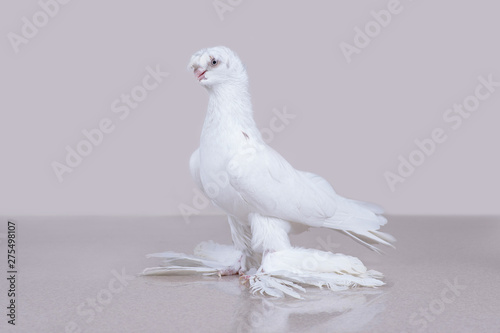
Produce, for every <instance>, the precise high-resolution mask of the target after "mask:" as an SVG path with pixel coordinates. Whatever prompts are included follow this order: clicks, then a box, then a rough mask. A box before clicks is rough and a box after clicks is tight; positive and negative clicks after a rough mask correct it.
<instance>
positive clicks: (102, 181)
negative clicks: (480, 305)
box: [0, 0, 500, 215]
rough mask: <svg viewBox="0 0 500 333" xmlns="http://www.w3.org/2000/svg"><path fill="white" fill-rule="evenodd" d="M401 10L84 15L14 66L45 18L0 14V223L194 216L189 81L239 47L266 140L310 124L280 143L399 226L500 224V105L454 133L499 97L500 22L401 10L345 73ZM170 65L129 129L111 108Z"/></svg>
mask: <svg viewBox="0 0 500 333" xmlns="http://www.w3.org/2000/svg"><path fill="white" fill-rule="evenodd" d="M222 2H224V3H227V2H228V1H222ZM388 2H389V1H355V2H353V1H337V2H330V1H308V2H306V1H301V2H299V1H273V2H266V1H241V2H240V3H239V4H238V1H233V4H235V5H234V6H233V7H234V8H233V10H232V11H227V12H225V13H224V14H223V18H224V19H223V20H221V18H220V17H219V16H218V14H217V12H216V10H215V8H214V5H213V2H212V1H185V2H181V1H175V2H174V1H119V0H113V1H105V2H102V1H78V0H73V1H71V2H69V3H68V4H66V5H61V6H60V9H59V12H58V13H57V14H56V15H55V16H54V17H53V18H51V19H50V21H49V22H48V24H47V25H46V26H44V27H42V28H40V30H39V32H38V34H37V35H36V36H35V37H34V38H32V39H31V40H30V41H29V42H28V43H27V44H26V45H20V51H19V52H18V53H15V52H14V49H13V47H12V46H11V44H10V42H9V40H8V38H7V34H8V33H10V32H14V33H17V34H20V33H21V27H22V25H23V22H22V17H23V16H26V17H28V18H29V19H30V20H31V17H32V16H33V14H35V13H36V12H37V11H39V10H40V6H39V4H38V3H37V1H34V0H32V1H15V2H14V1H8V2H2V4H1V5H0V30H1V33H2V35H3V36H4V37H2V39H0V56H1V57H2V61H1V63H0V66H1V76H0V84H1V91H2V95H1V96H2V98H1V99H0V110H1V118H0V156H1V163H0V189H1V190H0V212H1V213H3V214H7V215H8V214H11V215H15V214H34V215H38V214H95V215H106V214H137V215H139V214H140V215H142V214H147V215H158V214H159V215H163V214H179V205H181V204H185V205H192V201H193V197H194V192H193V188H194V183H193V181H192V180H191V179H190V175H189V170H188V160H189V156H190V154H191V152H192V151H193V150H194V149H195V148H196V147H197V145H198V140H199V135H200V131H201V126H202V123H203V119H204V114H205V109H206V104H207V94H206V92H205V91H204V89H203V88H201V87H199V86H198V84H197V82H196V80H195V79H194V77H193V75H192V74H191V73H189V72H187V71H186V65H187V62H188V60H189V57H190V56H191V54H192V53H194V52H195V51H197V50H198V49H200V48H203V47H210V46H215V45H226V46H228V47H230V48H232V49H234V50H235V51H236V52H237V53H238V54H239V55H240V57H241V58H242V59H243V62H245V63H246V64H247V69H248V73H249V76H250V84H251V93H252V96H253V103H254V110H255V117H256V120H257V123H258V125H259V126H260V127H261V128H264V127H269V124H270V121H271V119H272V118H273V117H274V114H273V109H275V108H276V109H278V110H283V109H284V108H286V110H287V112H289V113H292V114H294V115H296V118H295V119H293V120H292V121H291V122H290V123H289V124H288V125H287V126H286V128H285V129H284V130H283V131H281V132H279V133H275V138H274V140H272V142H271V145H272V146H273V147H274V148H276V149H277V150H278V151H279V152H281V153H282V154H283V155H284V157H285V158H287V159H288V160H289V161H290V162H291V163H292V164H293V165H294V166H295V167H296V168H298V169H303V170H308V171H312V172H315V173H318V174H320V175H322V176H324V177H325V178H326V179H328V180H329V181H330V182H331V183H332V184H333V186H334V188H335V189H336V190H337V192H338V193H340V194H343V195H345V196H349V197H353V198H356V199H362V200H369V201H373V202H377V203H379V204H381V205H383V206H384V207H385V208H386V210H387V212H388V213H390V214H456V215H460V214H474V215H477V214H480V215H481V214H484V215H488V214H491V215H494V214H499V213H500V205H498V202H497V201H498V194H497V188H498V187H499V186H500V178H499V177H498V170H500V161H499V158H498V156H497V155H498V142H499V138H500V134H499V132H498V130H497V127H498V125H497V124H498V122H499V121H500V115H499V113H498V110H499V107H500V91H497V92H495V93H493V94H492V95H491V97H490V98H489V99H487V100H486V101H484V102H482V103H481V105H480V107H479V109H478V110H477V111H476V112H474V113H473V114H472V115H471V117H470V118H468V119H466V120H464V122H463V124H462V126H461V127H460V128H459V129H457V130H452V129H451V128H450V126H449V124H446V123H445V122H444V121H443V118H442V117H443V114H444V112H445V110H446V109H447V108H450V107H451V106H453V104H454V103H461V102H462V101H463V99H464V98H465V97H466V96H468V95H470V94H472V93H473V92H474V89H475V87H476V85H477V84H478V81H477V77H478V76H480V75H482V76H484V77H487V76H488V74H493V78H494V79H496V80H498V81H500V71H499V69H498V64H499V59H500V46H499V44H498V31H500V21H499V20H498V12H499V8H498V4H495V3H494V2H491V1H474V2H472V1H468V2H465V1H462V2H457V1H451V0H449V1H439V2H432V1H424V0H421V1H417V0H414V1H410V0H402V1H401V6H402V8H403V10H402V11H401V13H399V14H398V15H393V17H392V21H391V22H390V24H389V25H388V26H387V27H385V28H382V30H381V32H380V34H379V35H378V36H377V37H375V38H374V39H373V40H372V41H371V43H370V44H369V45H368V46H367V47H366V48H364V49H362V50H361V52H360V53H359V54H357V55H356V54H355V55H353V57H352V62H351V63H347V61H346V59H345V57H344V56H343V54H342V52H341V51H340V47H339V45H340V43H341V42H347V43H350V44H352V43H353V38H354V35H355V32H354V30H353V29H354V28H355V27H356V26H358V27H360V28H364V26H365V24H366V23H368V22H369V21H372V20H373V18H372V17H371V16H370V11H372V10H376V11H379V10H381V9H385V8H387V4H388ZM157 64H158V65H159V66H160V68H161V69H162V70H163V71H166V72H169V73H170V75H169V77H167V78H166V79H165V80H164V82H163V83H161V85H160V86H159V87H158V88H157V89H156V90H154V91H152V92H150V93H149V95H148V97H147V98H146V99H145V100H144V101H143V102H141V103H140V105H139V106H138V107H137V108H136V109H135V110H132V112H131V113H130V115H129V116H128V117H127V118H126V119H124V120H120V119H119V118H118V117H117V115H116V114H115V113H113V112H112V111H111V103H112V102H113V101H114V100H116V99H118V98H120V96H121V94H123V93H130V91H131V89H132V88H133V87H134V86H136V85H138V84H140V83H141V81H142V78H143V76H144V75H145V74H146V73H147V72H146V69H145V68H146V67H147V66H151V67H153V68H154V67H156V65H157ZM103 118H110V119H112V120H113V122H114V124H115V126H116V128H115V130H114V131H113V132H112V133H110V134H107V135H106V136H105V138H104V140H103V142H102V144H101V145H99V146H98V147H94V149H93V152H92V153H91V154H90V155H89V156H87V157H85V158H84V160H83V162H82V164H81V165H80V166H78V167H77V168H75V169H74V171H73V172H72V173H71V174H66V175H64V178H63V179H64V181H63V182H59V181H58V179H57V177H56V175H55V174H54V172H53V170H52V167H51V163H52V162H53V161H59V162H63V161H64V158H65V154H66V151H65V147H66V146H67V145H69V146H71V147H73V148H74V147H75V146H76V145H77V143H78V142H79V141H80V140H82V139H83V138H84V137H83V135H82V133H81V131H82V130H84V129H89V130H90V129H92V128H95V127H97V126H98V124H99V121H100V120H101V119H103ZM436 127H442V128H443V129H444V130H445V131H446V133H447V135H448V140H447V141H446V142H444V143H443V144H440V145H438V146H437V148H436V151H435V153H434V154H433V155H431V156H429V157H428V158H427V159H426V160H425V162H424V163H423V164H422V165H421V166H419V167H418V168H417V169H416V171H415V172H414V174H413V175H411V176H410V177H408V178H407V180H406V181H405V182H404V183H402V184H398V185H397V186H396V190H395V191H394V192H392V191H391V190H390V189H389V187H388V185H387V183H386V181H385V179H384V173H385V172H386V171H392V172H395V171H396V168H397V166H398V156H399V155H403V156H405V157H408V155H409V154H410V153H411V152H412V151H413V150H414V149H415V144H414V143H413V142H414V140H415V139H423V138H426V137H429V136H430V133H431V131H432V130H433V129H434V128H436ZM199 211H200V214H202V213H203V214H205V213H213V212H216V210H215V209H213V208H210V207H209V208H206V209H201V210H199Z"/></svg>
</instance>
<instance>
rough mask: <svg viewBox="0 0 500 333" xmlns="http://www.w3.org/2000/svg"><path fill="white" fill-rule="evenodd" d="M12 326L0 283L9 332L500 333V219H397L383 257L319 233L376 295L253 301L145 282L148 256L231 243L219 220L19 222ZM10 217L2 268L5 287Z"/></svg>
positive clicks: (306, 237) (210, 289)
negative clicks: (371, 282)
mask: <svg viewBox="0 0 500 333" xmlns="http://www.w3.org/2000/svg"><path fill="white" fill-rule="evenodd" d="M13 219H14V220H15V221H16V223H17V243H16V245H17V258H16V259H17V268H18V274H17V277H16V278H17V280H16V326H15V327H13V326H12V325H9V324H7V320H8V319H9V318H8V317H7V316H6V314H7V309H6V306H7V305H8V296H7V290H8V289H9V285H8V281H7V279H6V278H2V279H1V282H0V288H1V289H0V305H1V308H2V309H4V310H2V312H4V313H3V314H2V316H0V318H2V319H1V322H0V331H1V332H51V333H52V332H96V333H98V332H499V331H500V244H499V240H500V218H498V217H401V216H393V217H391V216H389V224H388V226H387V227H386V228H385V229H384V231H387V232H389V233H391V234H393V235H394V236H395V237H396V238H397V239H398V242H397V243H396V247H397V248H396V250H392V249H390V248H387V249H386V254H385V255H378V254H376V253H373V252H371V251H369V250H367V249H366V248H364V247H362V246H361V245H359V244H357V243H355V242H353V241H351V240H350V239H348V238H347V237H346V236H343V235H341V234H340V233H336V232H334V231H331V230H324V229H316V230H312V231H310V232H307V233H304V234H301V235H298V236H296V237H293V238H292V242H293V243H294V244H295V245H299V246H304V247H314V248H318V249H322V250H329V251H333V252H340V253H344V254H349V255H354V256H357V257H359V258H360V259H361V260H362V261H363V263H364V264H365V265H366V266H367V267H368V268H370V269H375V270H378V271H381V272H383V273H384V274H385V276H386V277H385V282H386V285H385V286H383V287H381V288H378V289H365V288H360V289H352V290H348V291H344V292H332V291H329V290H319V289H308V290H307V293H306V294H305V295H304V298H305V299H304V300H295V299H291V298H285V299H273V298H270V297H263V296H260V295H252V294H251V293H250V292H249V290H248V289H247V287H246V286H244V285H241V284H240V283H239V280H238V277H222V278H217V277H143V276H138V273H139V272H141V271H142V270H143V269H144V268H146V267H151V266H155V265H156V264H158V261H157V259H146V258H145V255H146V254H148V253H154V252H161V251H166V250H172V251H177V252H184V253H192V249H193V248H194V246H195V245H196V244H198V243H199V242H200V241H203V240H209V239H212V240H214V241H216V242H220V243H227V244H229V243H230V234H229V227H228V225H227V223H226V221H225V220H224V218H223V217H222V216H209V217H207V216H205V217H202V216H199V217H192V218H191V221H190V222H189V223H186V222H185V221H184V220H183V219H182V218H180V217H68V218H64V217H15V218H13ZM6 234H7V217H1V220H0V249H1V250H0V251H1V252H2V254H1V255H0V257H1V258H4V259H2V260H1V261H0V269H1V271H2V272H3V274H5V275H6V276H7V277H8V275H7V273H6V272H7V260H6V259H5V258H6V253H7V242H6V239H5V237H6Z"/></svg>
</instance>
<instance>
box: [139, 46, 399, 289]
mask: <svg viewBox="0 0 500 333" xmlns="http://www.w3.org/2000/svg"><path fill="white" fill-rule="evenodd" d="M189 69H190V70H192V71H193V72H194V74H195V76H196V77H197V79H198V80H199V82H200V84H201V85H202V86H204V87H205V88H206V89H207V91H208V93H209V102H208V110H207V114H206V118H205V123H204V125H203V130H202V133H201V140H200V147H199V149H198V150H196V151H195V152H194V153H193V155H192V156H191V159H190V170H191V174H192V177H193V179H194V181H195V182H196V184H197V186H198V187H199V188H200V189H201V190H202V191H203V192H204V193H205V195H206V196H207V197H208V198H210V200H211V201H212V202H213V204H214V205H216V206H217V207H219V208H220V209H222V210H223V211H224V212H225V213H227V215H228V220H229V225H230V228H231V234H232V238H233V245H232V246H227V245H219V244H215V243H213V242H204V243H201V244H200V245H198V247H197V249H196V250H195V255H194V256H188V255H184V254H177V253H173V252H166V253H163V254H156V255H153V256H155V257H163V258H164V259H165V262H164V265H163V267H156V268H150V269H147V270H145V271H144V273H145V274H189V273H204V274H219V275H231V274H237V273H240V274H241V275H243V278H244V279H245V280H247V281H248V282H249V284H250V287H251V289H252V290H253V291H254V292H256V291H258V292H261V293H266V294H269V295H271V296H277V297H280V296H283V295H285V294H287V295H290V296H293V297H298V298H300V295H299V294H298V293H297V291H304V289H303V287H302V286H303V285H313V286H318V287H328V288H331V289H334V290H340V289H345V288H349V287H354V286H368V287H377V286H380V285H383V282H381V281H380V280H379V278H381V277H382V275H381V274H380V273H379V272H376V271H371V270H367V269H366V267H365V266H364V265H363V264H362V263H361V261H360V260H359V259H357V258H354V257H350V256H346V255H342V254H333V253H330V252H324V251H319V250H313V249H303V248H296V247H293V246H292V245H291V244H290V241H289V237H288V235H289V234H290V233H294V232H302V231H305V230H307V229H308V228H309V227H324V228H330V229H334V230H337V231H340V232H343V233H345V234H347V235H349V236H351V237H352V238H353V239H355V240H356V241H358V242H360V243H362V244H364V245H366V246H367V247H369V248H370V249H372V250H374V251H378V249H377V248H376V247H375V246H374V244H378V243H380V244H384V245H389V246H392V245H391V242H393V241H394V238H393V237H392V236H390V235H388V234H386V233H383V232H381V231H379V228H380V226H382V225H384V224H385V223H386V222H387V220H386V219H385V218H384V217H383V216H381V215H380V214H382V213H383V210H382V209H381V208H380V207H379V206H377V205H375V204H371V203H365V202H361V201H356V200H351V199H347V198H344V197H341V196H339V195H337V194H336V193H335V191H334V190H333V188H332V186H331V185H330V184H329V183H328V182H327V181H326V180H325V179H323V178H322V177H320V176H318V175H315V174H312V173H309V172H304V171H298V170H296V169H294V168H293V167H292V166H291V165H290V164H289V163H288V162H287V161H286V160H285V159H284V158H283V157H282V156H281V155H280V154H279V153H278V152H276V151H275V150H273V149H272V148H271V147H269V146H268V145H267V144H266V143H265V142H264V140H263V139H262V137H261V134H260V132H259V130H258V129H257V126H256V124H255V122H254V120H253V114H252V106H251V101H250V95H249V93H248V77H247V73H246V70H245V67H244V66H243V64H242V63H241V61H240V59H239V58H238V56H237V55H236V54H235V53H234V52H233V51H231V50H230V49H228V48H226V47H214V48H209V49H203V50H201V51H199V52H197V53H195V54H194V55H193V56H192V57H191V61H190V63H189Z"/></svg>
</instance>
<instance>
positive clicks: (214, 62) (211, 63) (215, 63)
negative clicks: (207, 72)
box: [210, 59, 219, 67]
mask: <svg viewBox="0 0 500 333" xmlns="http://www.w3.org/2000/svg"><path fill="white" fill-rule="evenodd" d="M218 63H219V62H218V61H217V60H216V59H212V61H211V62H210V65H212V67H215V66H217V64H218Z"/></svg>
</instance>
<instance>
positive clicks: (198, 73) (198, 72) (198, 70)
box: [194, 67, 207, 81]
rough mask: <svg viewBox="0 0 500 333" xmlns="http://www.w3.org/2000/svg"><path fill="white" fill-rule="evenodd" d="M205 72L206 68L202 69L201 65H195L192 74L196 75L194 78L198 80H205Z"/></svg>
mask: <svg viewBox="0 0 500 333" xmlns="http://www.w3.org/2000/svg"><path fill="white" fill-rule="evenodd" d="M206 72H207V70H206V69H203V68H201V67H197V68H196V69H195V70H194V76H196V78H197V79H198V81H201V80H206V79H207V78H206V77H205V73H206Z"/></svg>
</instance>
